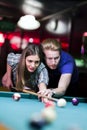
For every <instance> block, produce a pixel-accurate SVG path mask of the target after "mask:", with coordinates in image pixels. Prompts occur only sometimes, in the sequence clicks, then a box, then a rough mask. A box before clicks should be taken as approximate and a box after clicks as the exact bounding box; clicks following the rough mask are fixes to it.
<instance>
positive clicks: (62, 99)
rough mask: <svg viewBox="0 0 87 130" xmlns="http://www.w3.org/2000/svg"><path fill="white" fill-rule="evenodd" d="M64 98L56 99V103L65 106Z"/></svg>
mask: <svg viewBox="0 0 87 130" xmlns="http://www.w3.org/2000/svg"><path fill="white" fill-rule="evenodd" d="M66 103H67V102H66V100H65V99H64V98H60V99H59V100H58V102H57V105H58V106H59V107H65V106H66Z"/></svg>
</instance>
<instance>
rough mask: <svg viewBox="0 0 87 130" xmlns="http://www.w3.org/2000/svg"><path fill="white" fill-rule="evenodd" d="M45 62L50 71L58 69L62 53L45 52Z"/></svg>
mask: <svg viewBox="0 0 87 130" xmlns="http://www.w3.org/2000/svg"><path fill="white" fill-rule="evenodd" d="M44 54H45V61H46V64H47V66H48V67H49V68H50V69H52V70H53V69H56V68H57V65H58V64H59V61H60V52H59V51H52V50H44Z"/></svg>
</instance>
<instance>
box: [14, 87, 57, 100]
mask: <svg viewBox="0 0 87 130" xmlns="http://www.w3.org/2000/svg"><path fill="white" fill-rule="evenodd" d="M12 88H13V89H15V90H16V91H18V89H17V88H15V87H12ZM21 92H23V93H28V94H31V95H34V96H41V97H43V98H47V99H49V100H51V101H54V102H58V99H56V98H53V97H48V96H45V95H41V94H38V93H36V92H33V91H30V90H26V89H23V90H21Z"/></svg>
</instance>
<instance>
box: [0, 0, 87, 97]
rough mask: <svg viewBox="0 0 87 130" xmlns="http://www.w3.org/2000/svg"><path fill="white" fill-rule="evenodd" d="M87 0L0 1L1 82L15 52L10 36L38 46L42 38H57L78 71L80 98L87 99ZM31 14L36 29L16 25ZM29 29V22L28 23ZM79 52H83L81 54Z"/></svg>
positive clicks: (16, 46)
mask: <svg viewBox="0 0 87 130" xmlns="http://www.w3.org/2000/svg"><path fill="white" fill-rule="evenodd" d="M86 12H87V1H86V0H84V1H82V0H75V1H74V0H70V1H63V0H62V1H60V0H54V1H50V0H1V1H0V40H1V41H0V81H1V79H2V77H3V75H4V74H5V72H6V59H7V55H8V53H9V52H18V51H19V49H18V45H17V43H16V42H18V40H15V42H14V43H12V44H11V42H12V40H11V39H12V38H13V37H16V38H17V37H18V38H19V42H20V40H21V41H22V40H23V39H26V41H29V42H32V40H33V41H34V42H35V43H36V44H40V43H41V42H42V41H43V40H44V39H45V38H55V39H60V40H61V44H62V49H63V50H65V51H67V52H69V53H70V54H71V55H72V56H73V57H74V59H75V61H76V65H77V67H78V69H79V96H82V97H86V96H87V83H86V80H87V43H86V42H87V41H86V39H87V35H85V34H86V32H87V13H86ZM25 15H33V16H35V18H36V19H37V20H38V21H39V22H40V27H39V28H36V29H30V30H29V29H24V28H21V27H19V26H18V21H19V19H20V17H21V16H25ZM31 26H32V22H31ZM82 49H84V50H85V52H84V53H83V52H82Z"/></svg>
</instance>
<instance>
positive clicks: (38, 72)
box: [7, 43, 49, 92]
mask: <svg viewBox="0 0 87 130" xmlns="http://www.w3.org/2000/svg"><path fill="white" fill-rule="evenodd" d="M41 59H42V54H41V48H40V46H39V45H35V44H34V43H29V45H28V46H27V47H26V48H25V49H24V50H23V52H22V54H14V53H10V54H9V55H8V58H7V64H8V68H10V69H7V70H12V74H13V76H12V77H13V83H14V85H15V86H16V87H17V89H19V90H20V89H31V90H33V91H35V92H38V91H42V90H45V89H46V86H47V85H48V80H49V79H48V72H47V70H46V68H45V65H44V64H43V63H42V62H41ZM8 74H9V72H7V77H8V78H7V80H11V76H8Z"/></svg>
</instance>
